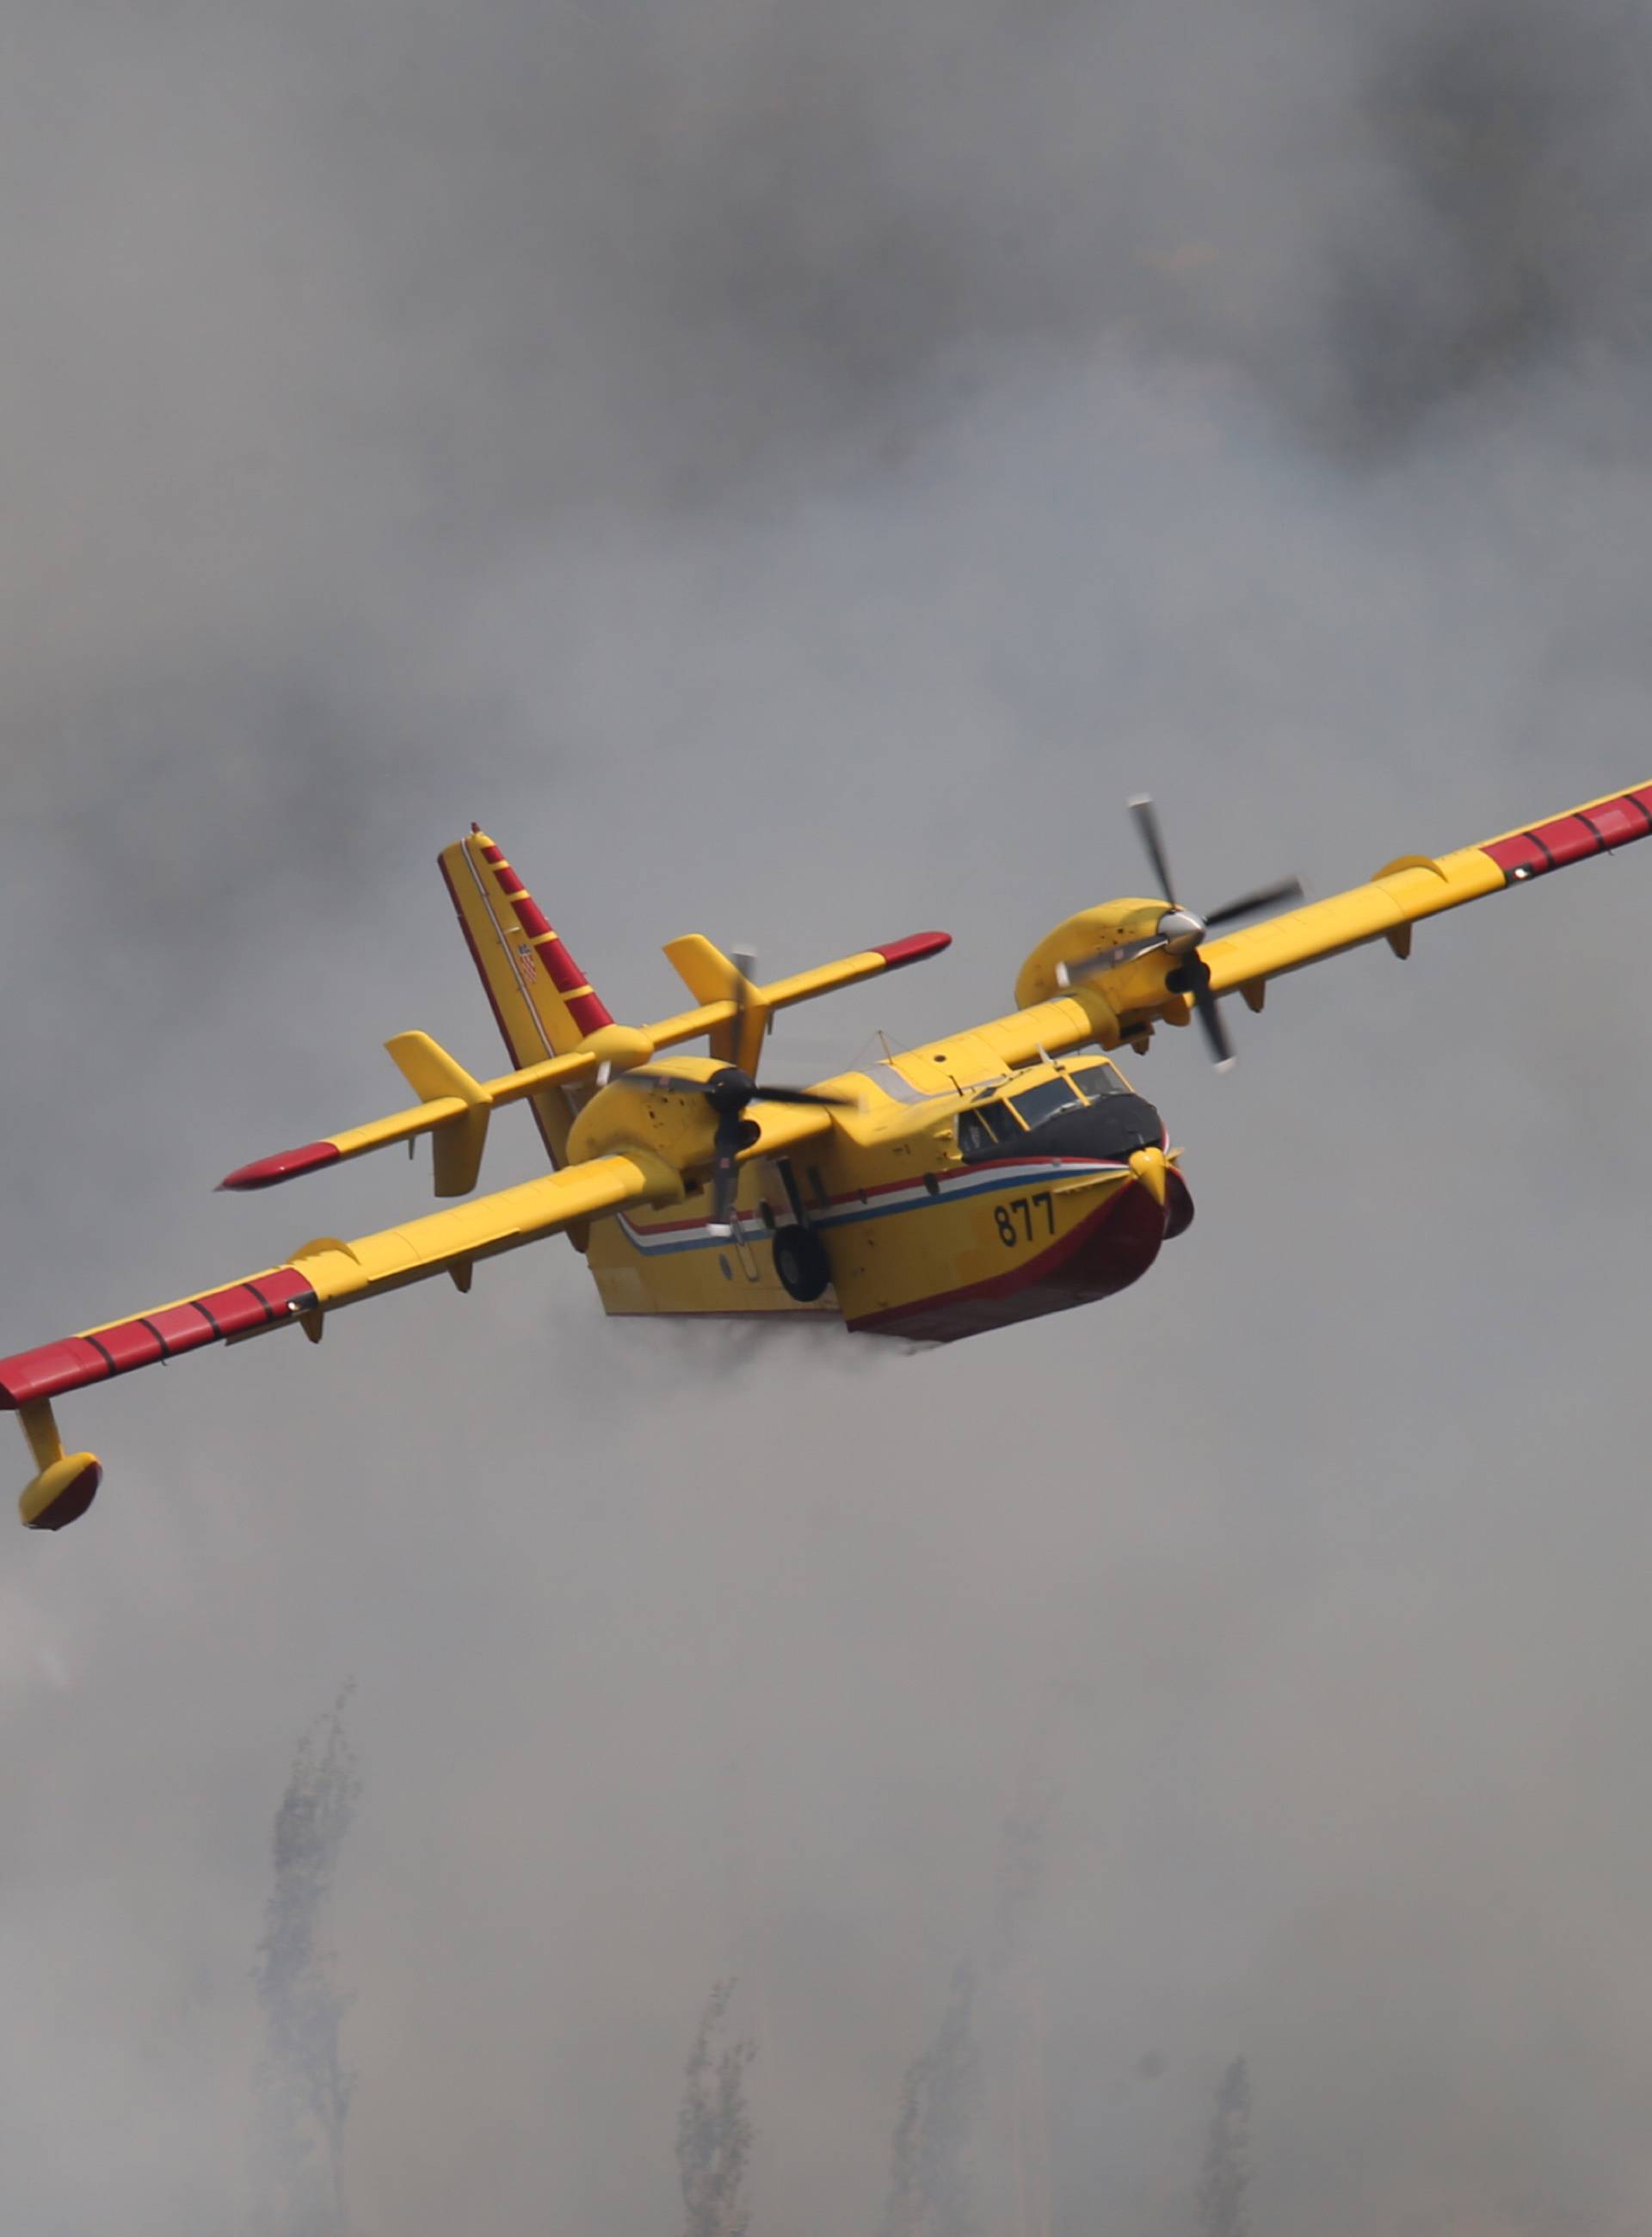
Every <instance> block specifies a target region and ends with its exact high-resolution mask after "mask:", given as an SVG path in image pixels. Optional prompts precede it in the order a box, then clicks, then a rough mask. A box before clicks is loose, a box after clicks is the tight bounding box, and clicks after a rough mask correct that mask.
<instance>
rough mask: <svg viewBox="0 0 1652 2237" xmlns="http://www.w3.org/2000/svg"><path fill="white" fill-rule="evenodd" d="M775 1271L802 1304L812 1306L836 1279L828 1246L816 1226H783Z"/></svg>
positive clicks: (782, 1284)
mask: <svg viewBox="0 0 1652 2237" xmlns="http://www.w3.org/2000/svg"><path fill="white" fill-rule="evenodd" d="M775 1271H776V1274H778V1275H779V1277H780V1286H781V1288H782V1289H783V1290H784V1291H785V1293H786V1295H787V1296H788V1297H796V1300H797V1302H798V1303H799V1304H800V1305H812V1304H813V1303H814V1302H815V1300H816V1297H822V1296H823V1295H824V1294H825V1291H826V1289H827V1286H828V1284H829V1283H830V1281H831V1278H832V1270H831V1264H830V1262H829V1259H828V1258H827V1256H826V1245H825V1244H823V1242H822V1241H821V1239H820V1237H819V1236H818V1235H816V1233H815V1231H814V1230H813V1229H812V1228H809V1227H783V1228H780V1229H778V1230H777V1231H776V1235H775Z"/></svg>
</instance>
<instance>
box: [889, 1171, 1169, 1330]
mask: <svg viewBox="0 0 1652 2237" xmlns="http://www.w3.org/2000/svg"><path fill="white" fill-rule="evenodd" d="M1192 1220H1193V1198H1192V1196H1191V1195H1190V1193H1189V1191H1188V1187H1187V1184H1186V1181H1185V1180H1183V1178H1182V1177H1181V1175H1180V1173H1179V1172H1177V1171H1175V1170H1174V1169H1172V1171H1171V1173H1170V1176H1169V1191H1168V1193H1167V1194H1166V1199H1165V1202H1164V1204H1163V1205H1162V1206H1161V1205H1160V1204H1155V1203H1154V1202H1153V1198H1152V1196H1151V1195H1150V1194H1149V1192H1148V1191H1147V1190H1146V1188H1144V1187H1143V1186H1142V1185H1141V1184H1140V1183H1138V1184H1136V1185H1134V1186H1133V1187H1131V1188H1124V1189H1120V1191H1118V1193H1117V1194H1116V1195H1114V1196H1113V1197H1110V1198H1108V1200H1107V1203H1106V1204H1102V1205H1101V1206H1100V1209H1099V1210H1098V1211H1096V1212H1095V1213H1094V1215H1093V1217H1090V1218H1089V1219H1087V1220H1086V1221H1085V1222H1084V1224H1083V1225H1082V1226H1080V1227H1076V1228H1074V1231H1073V1232H1072V1234H1071V1235H1067V1236H1064V1237H1062V1239H1061V1242H1060V1243H1058V1244H1054V1246H1053V1247H1052V1248H1051V1249H1050V1250H1046V1251H1044V1252H1043V1253H1042V1254H1041V1256H1040V1257H1037V1258H1034V1259H1029V1260H1028V1262H1027V1263H1026V1264H1024V1265H1021V1266H1017V1267H1014V1269H1012V1270H1010V1271H1008V1272H1006V1273H1003V1274H999V1275H995V1277H993V1278H992V1280H990V1281H987V1282H976V1283H973V1284H972V1285H971V1286H970V1287H969V1288H968V1289H965V1290H948V1291H946V1292H943V1293H942V1295H941V1296H940V1297H924V1298H921V1299H920V1300H919V1302H918V1303H916V1304H913V1305H902V1306H900V1307H898V1308H896V1309H895V1310H891V1311H889V1312H882V1313H868V1314H867V1315H865V1316H864V1317H863V1318H862V1319H860V1320H856V1321H850V1322H849V1329H850V1330H851V1331H852V1332H853V1333H854V1334H856V1335H857V1336H903V1337H905V1338H906V1340H907V1341H908V1342H909V1343H957V1342H958V1340H959V1339H960V1338H961V1337H962V1336H983V1335H985V1334H986V1332H987V1330H989V1329H997V1328H1008V1327H1009V1326H1010V1324H1011V1323H1013V1322H1015V1321H1031V1320H1037V1319H1039V1318H1041V1316H1043V1315H1044V1314H1045V1313H1064V1312H1066V1311H1067V1310H1068V1309H1069V1307H1071V1306H1073V1305H1090V1304H1094V1303H1097V1302H1098V1300H1099V1299H1100V1298H1102V1297H1116V1296H1117V1295H1118V1293H1119V1291H1120V1290H1127V1289H1128V1288H1129V1286H1130V1284H1131V1283H1133V1282H1139V1281H1140V1279H1141V1277H1142V1276H1143V1275H1144V1274H1145V1273H1146V1270H1147V1269H1148V1268H1149V1266H1151V1265H1152V1264H1153V1260H1154V1259H1155V1258H1156V1257H1158V1256H1159V1252H1160V1248H1161V1247H1162V1245H1163V1244H1164V1243H1165V1241H1166V1238H1167V1237H1170V1236H1174V1235H1180V1234H1181V1233H1182V1232H1183V1231H1184V1230H1185V1229H1186V1227H1187V1226H1188V1225H1189V1224H1191V1222H1192Z"/></svg>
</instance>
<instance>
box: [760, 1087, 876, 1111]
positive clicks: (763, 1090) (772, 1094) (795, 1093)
mask: <svg viewBox="0 0 1652 2237" xmlns="http://www.w3.org/2000/svg"><path fill="white" fill-rule="evenodd" d="M755 1100H756V1101H757V1102H758V1103H804V1104H808V1103H815V1104H818V1105H820V1107H821V1109H822V1110H823V1111H853V1110H854V1109H855V1108H856V1103H855V1099H854V1097H853V1096H851V1095H827V1094H824V1093H823V1092H822V1091H821V1090H820V1089H819V1088H818V1087H760V1088H759V1089H758V1090H757V1095H756V1098H755Z"/></svg>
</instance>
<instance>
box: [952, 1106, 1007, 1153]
mask: <svg viewBox="0 0 1652 2237" xmlns="http://www.w3.org/2000/svg"><path fill="white" fill-rule="evenodd" d="M1020 1132H1021V1128H1020V1127H1019V1126H1018V1125H1016V1124H1015V1121H1014V1119H1012V1118H1011V1117H1010V1115H1009V1112H1008V1111H1007V1110H1006V1109H1005V1108H1004V1106H1003V1105H1002V1104H1001V1103H978V1104H976V1105H975V1108H974V1109H973V1110H972V1111H965V1112H960V1114H959V1118H958V1147H959V1148H960V1149H961V1151H963V1153H964V1155H965V1157H966V1158H989V1157H991V1155H992V1153H993V1151H995V1149H999V1148H1001V1147H1002V1145H1004V1144H1005V1143H1006V1142H1013V1141H1014V1139H1015V1137H1016V1136H1017V1135H1018V1134H1019V1133H1020Z"/></svg>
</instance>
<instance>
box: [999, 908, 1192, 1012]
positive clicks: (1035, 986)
mask: <svg viewBox="0 0 1652 2237" xmlns="http://www.w3.org/2000/svg"><path fill="white" fill-rule="evenodd" d="M1168 906H1169V904H1168V903H1167V902H1166V901H1102V902H1101V903H1100V904H1099V906H1098V907H1095V908H1087V909H1080V911H1079V913H1078V914H1077V915H1076V916H1070V917H1068V918H1067V921H1066V923H1065V924H1058V925H1057V926H1056V927H1055V929H1054V932H1052V933H1049V934H1047V935H1046V937H1045V938H1044V939H1042V940H1040V942H1039V944H1038V946H1037V947H1035V948H1034V950H1033V952H1032V954H1030V955H1029V956H1028V959H1027V960H1026V962H1025V963H1023V964H1022V966H1021V973H1020V975H1019V977H1018V978H1017V979H1016V981H1015V1006H1016V1008H1017V1009H1018V1010H1030V1009H1032V1008H1034V1006H1036V1005H1037V1004H1038V1003H1040V1002H1053V1001H1054V1000H1056V999H1057V998H1058V997H1059V996H1061V995H1062V994H1064V993H1066V992H1067V989H1066V987H1063V986H1062V984H1061V980H1060V979H1059V978H1058V977H1057V976H1056V973H1057V970H1058V969H1059V967H1060V966H1061V965H1062V964H1063V963H1078V962H1081V961H1082V960H1083V959H1084V958H1085V957H1086V956H1089V955H1094V954H1098V953H1099V952H1100V950H1101V949H1103V948H1107V947H1123V946H1124V945H1125V943H1126V942H1127V940H1151V939H1152V938H1153V934H1154V933H1156V932H1157V931H1158V929H1159V920H1160V917H1161V916H1163V914H1164V913H1165V910H1166V907H1168Z"/></svg>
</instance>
